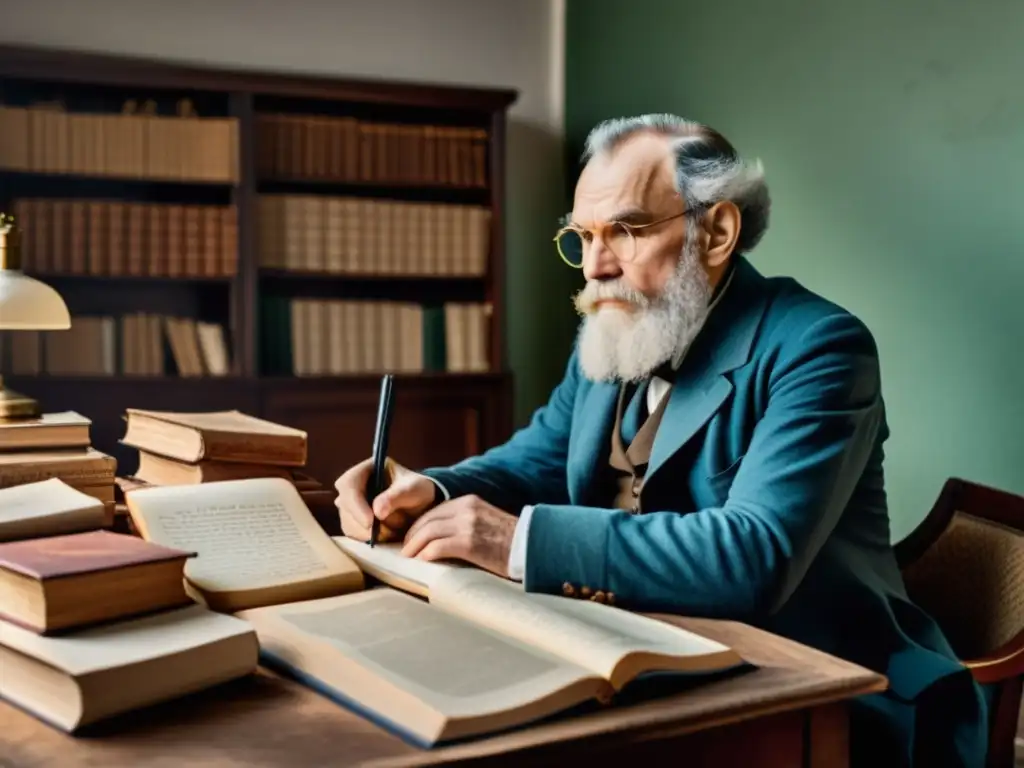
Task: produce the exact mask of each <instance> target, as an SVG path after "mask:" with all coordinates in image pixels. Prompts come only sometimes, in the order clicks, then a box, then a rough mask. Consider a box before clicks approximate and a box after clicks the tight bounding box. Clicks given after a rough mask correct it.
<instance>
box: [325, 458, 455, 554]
mask: <svg viewBox="0 0 1024 768" xmlns="http://www.w3.org/2000/svg"><path fill="white" fill-rule="evenodd" d="M372 475H373V459H366V460H364V461H361V462H360V463H358V464H356V465H355V466H354V467H352V468H350V469H349V470H348V471H347V472H345V474H343V475H342V476H341V477H339V478H338V480H337V481H336V482H335V483H334V487H335V488H336V489H337V491H338V498H337V499H336V500H335V502H334V504H335V506H337V507H338V512H339V514H340V516H341V531H342V533H344V534H345V535H346V536H348V537H350V538H353V539H358V540H360V541H368V540H369V538H370V526H371V525H372V524H373V518H374V516H376V517H377V518H379V519H380V521H381V522H380V536H379V537H378V541H380V542H387V541H401V539H402V535H403V533H404V532H405V530H406V529H407V528H408V527H409V524H410V523H411V522H412V521H413V520H415V519H416V518H417V517H418V516H419V515H421V514H423V512H424V511H426V510H427V509H429V508H430V506H431V505H432V504H433V503H434V492H435V489H436V486H435V485H434V481H433V480H431V479H430V478H429V477H427V476H426V475H421V474H419V473H417V472H413V471H412V470H410V469H406V468H405V467H403V466H402V465H401V464H399V463H398V462H396V461H394V460H392V459H387V460H386V461H385V463H384V475H385V485H386V488H385V490H384V491H382V492H381V493H380V494H378V495H377V498H375V499H374V500H373V506H372V508H371V506H370V504H368V503H367V501H366V488H367V486H368V485H369V482H370V478H371V477H372Z"/></svg>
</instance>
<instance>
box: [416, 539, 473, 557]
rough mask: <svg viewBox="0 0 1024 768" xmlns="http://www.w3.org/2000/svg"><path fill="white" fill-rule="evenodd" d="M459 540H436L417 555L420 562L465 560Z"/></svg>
mask: <svg viewBox="0 0 1024 768" xmlns="http://www.w3.org/2000/svg"><path fill="white" fill-rule="evenodd" d="M465 557H466V553H465V552H463V551H462V547H461V546H460V545H459V540H458V539H434V540H433V541H431V542H430V543H428V544H427V546H425V547H424V548H423V549H421V550H420V551H419V554H418V555H416V559H418V560H429V561H434V560H455V559H465Z"/></svg>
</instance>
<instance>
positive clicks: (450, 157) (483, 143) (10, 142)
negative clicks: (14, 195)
mask: <svg viewBox="0 0 1024 768" xmlns="http://www.w3.org/2000/svg"><path fill="white" fill-rule="evenodd" d="M176 109H177V114H175V115H162V114H158V113H157V107H156V103H155V102H154V101H152V100H147V101H139V100H128V101H126V102H125V103H124V104H123V106H122V111H121V112H120V113H102V112H75V111H68V110H67V109H66V108H65V106H64V105H63V103H61V102H60V101H49V102H39V103H36V104H33V105H31V106H28V107H20V106H10V105H6V106H3V105H0V168H3V169H8V170H17V171H26V172H36V173H52V174H79V175H84V176H109V177H117V178H135V179H150V180H166V181H191V182H209V183H236V182H237V181H238V179H239V143H238V135H239V121H238V119H237V118H235V117H230V116H227V117H224V116H200V115H198V114H196V111H195V108H194V107H193V105H192V103H191V102H190V101H189V100H188V99H182V100H180V101H179V102H178V104H177V107H176ZM488 139H489V137H488V133H487V130H486V129H484V128H479V127H467V126H444V125H422V124H397V123H389V122H379V121H367V120H361V119H358V118H356V117H350V116H342V117H334V116H326V115H293V114H260V115H258V116H257V119H256V146H257V171H258V172H259V173H260V174H261V175H263V176H264V177H278V178H296V179H320V180H327V181H336V182H342V183H357V182H358V183H373V184H396V185H412V186H439V187H446V186H447V187H456V188H485V187H486V186H487V183H488V181H487V178H488V173H487V150H488Z"/></svg>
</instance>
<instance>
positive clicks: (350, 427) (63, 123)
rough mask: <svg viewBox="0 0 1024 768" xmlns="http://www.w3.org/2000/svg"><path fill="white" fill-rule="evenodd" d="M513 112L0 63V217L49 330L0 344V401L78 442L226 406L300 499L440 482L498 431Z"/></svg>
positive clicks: (284, 80) (245, 80) (412, 87)
mask: <svg viewBox="0 0 1024 768" xmlns="http://www.w3.org/2000/svg"><path fill="white" fill-rule="evenodd" d="M515 98H516V93H515V92H514V91H510V90H491V89H480V88H463V87H449V86H438V85H430V84H416V83H398V82H385V81H374V80H354V79H337V78H328V77H310V76H298V75H284V74H276V73H263V72H253V71H231V70H227V69H214V68H204V67H196V66H184V65H180V64H173V63H169V62H160V61H151V60H142V59H134V58H125V57H115V56H109V55H100V54H86V53H77V52H67V51H54V50H46V49H33V48H21V47H10V46H7V47H3V46H0V209H3V210H7V211H11V212H13V213H14V214H15V215H16V216H17V217H18V219H19V223H20V225H21V227H22V229H23V240H24V243H25V246H24V252H23V266H24V269H25V271H26V272H28V273H30V274H32V275H33V276H36V277H38V278H40V279H42V280H44V281H46V282H48V283H50V284H51V285H53V286H54V287H55V288H57V290H59V291H60V292H61V294H62V295H63V296H64V298H65V300H66V301H67V303H68V307H69V309H70V311H71V313H72V330H71V331H68V332H63V334H60V333H31V332H23V333H19V334H15V333H13V332H10V333H7V334H4V335H3V338H2V339H0V370H2V372H3V374H4V377H5V380H7V381H9V382H10V386H11V387H12V388H15V389H17V390H18V391H22V392H25V393H27V394H30V395H32V396H33V397H36V398H38V399H39V400H40V401H41V404H42V407H43V408H44V409H46V410H49V411H54V410H63V409H74V410H77V411H79V412H81V413H84V414H85V415H87V416H89V417H90V418H92V419H93V420H94V428H93V439H94V443H95V445H96V446H97V447H98V448H100V449H101V450H105V451H107V452H109V453H112V454H113V455H114V456H115V457H116V458H117V459H118V464H119V467H118V471H119V472H120V473H122V474H127V473H130V472H131V471H133V470H134V468H135V467H134V461H135V458H134V456H133V455H132V452H131V451H126V450H124V449H123V448H122V447H121V446H120V445H119V444H118V438H119V437H120V435H121V434H122V431H123V427H122V424H121V414H122V413H123V410H124V408H126V407H129V406H131V407H140V408H160V409H168V410H172V409H180V410H207V409H218V408H238V409H240V410H244V411H247V412H250V413H253V414H256V415H261V416H263V417H265V418H269V419H273V420H278V421H282V422H285V423H288V424H291V425H293V426H297V427H299V428H302V429H306V430H307V431H308V432H309V434H310V460H309V465H308V466H309V470H310V472H311V473H312V474H314V476H316V477H317V478H318V479H320V480H321V481H322V482H325V483H329V482H332V481H333V479H334V478H335V477H336V475H337V473H339V472H340V471H342V470H343V469H344V468H345V467H346V466H348V465H349V464H350V463H352V462H354V461H358V460H360V459H362V458H364V457H365V456H366V455H367V454H368V452H369V449H370V445H371V441H372V433H373V422H374V418H375V414H376V396H377V391H378V386H379V377H380V375H381V374H382V373H383V372H385V371H387V372H392V373H394V374H395V375H396V377H397V382H396V397H397V406H398V410H397V411H396V419H395V424H394V428H393V438H392V439H393V445H394V455H395V456H396V458H398V459H399V460H401V461H404V462H407V463H409V464H411V465H413V466H422V465H424V464H430V463H435V462H449V461H456V460H458V459H460V458H462V457H463V456H465V455H468V454H472V453H476V452H479V451H482V450H485V449H486V448H488V447H490V446H491V445H495V444H497V443H499V442H501V441H502V440H504V439H505V438H507V437H508V435H509V433H510V431H511V428H512V424H511V422H512V416H511V413H512V406H511V396H512V387H511V372H510V371H508V370H507V369H506V363H505V355H504V346H503V345H504V333H503V330H504V329H503V317H504V304H503V296H504V284H503V282H504V263H505V260H504V253H503V244H504V239H505V238H504V217H503V209H504V184H505V168H504V152H505V121H506V111H507V109H508V107H509V106H510V105H511V104H512V103H513V102H514V101H515Z"/></svg>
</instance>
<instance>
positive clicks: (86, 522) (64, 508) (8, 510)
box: [0, 477, 107, 541]
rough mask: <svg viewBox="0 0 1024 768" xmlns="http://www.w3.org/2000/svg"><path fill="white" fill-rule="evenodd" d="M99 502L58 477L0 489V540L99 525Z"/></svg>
mask: <svg viewBox="0 0 1024 768" xmlns="http://www.w3.org/2000/svg"><path fill="white" fill-rule="evenodd" d="M106 520H107V513H106V509H105V507H104V506H103V502H102V501H99V500H98V499H96V498H95V497H93V496H90V495H88V494H85V493H82V492H81V491H79V490H77V489H75V488H72V487H71V486H70V485H68V484H67V483H65V482H64V481H63V480H61V479H60V478H56V477H54V478H50V479H49V480H41V481H39V482H34V483H24V484H22V485H15V486H12V487H10V488H4V489H2V490H0V541H14V540H16V539H26V538H30V537H34V536H53V535H57V534H62V533H74V532H77V531H85V530H91V529H95V528H101V527H103V525H104V524H105V523H106Z"/></svg>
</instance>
